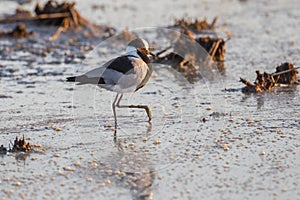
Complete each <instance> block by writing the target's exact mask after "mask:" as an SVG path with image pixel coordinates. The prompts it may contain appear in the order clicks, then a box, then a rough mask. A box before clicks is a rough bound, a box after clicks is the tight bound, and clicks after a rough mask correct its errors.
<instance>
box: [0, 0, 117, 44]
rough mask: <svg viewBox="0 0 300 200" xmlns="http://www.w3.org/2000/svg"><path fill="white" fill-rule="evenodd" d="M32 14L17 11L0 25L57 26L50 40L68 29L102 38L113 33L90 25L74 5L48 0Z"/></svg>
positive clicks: (0, 20)
mask: <svg viewBox="0 0 300 200" xmlns="http://www.w3.org/2000/svg"><path fill="white" fill-rule="evenodd" d="M34 12H35V15H33V14H32V13H31V12H29V11H26V10H23V9H17V10H16V13H15V14H14V15H11V16H8V17H6V18H5V19H0V23H12V22H23V23H24V22H29V21H34V22H36V23H37V25H47V26H58V29H57V30H56V32H55V33H54V34H53V35H52V36H51V37H50V39H51V40H55V39H57V37H58V36H59V34H60V33H61V32H66V31H67V30H69V29H70V28H71V29H73V30H77V29H82V28H84V29H86V30H88V31H89V32H90V35H92V36H94V35H97V36H98V35H101V36H102V35H103V34H104V33H105V34H106V35H107V34H108V36H111V35H113V34H114V33H115V29H113V28H111V27H106V26H103V27H102V26H101V27H100V26H97V25H94V24H92V23H90V22H89V21H88V20H87V19H85V18H84V17H82V16H81V15H80V14H79V12H78V11H77V10H76V9H75V3H69V2H62V3H58V2H57V1H54V0H49V1H48V2H47V3H46V4H45V5H44V7H42V6H41V5H40V4H39V3H37V4H36V6H35V9H34Z"/></svg>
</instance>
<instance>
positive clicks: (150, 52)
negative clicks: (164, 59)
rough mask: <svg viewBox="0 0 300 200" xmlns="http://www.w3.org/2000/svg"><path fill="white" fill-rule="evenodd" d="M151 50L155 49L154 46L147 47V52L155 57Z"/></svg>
mask: <svg viewBox="0 0 300 200" xmlns="http://www.w3.org/2000/svg"><path fill="white" fill-rule="evenodd" d="M153 50H155V48H154V47H149V49H148V54H150V55H151V56H153V57H155V56H156V55H155V54H154V53H152V51H153Z"/></svg>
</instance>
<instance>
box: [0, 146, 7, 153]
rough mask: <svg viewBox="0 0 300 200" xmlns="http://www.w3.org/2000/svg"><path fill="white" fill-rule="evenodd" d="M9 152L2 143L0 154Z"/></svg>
mask: <svg viewBox="0 0 300 200" xmlns="http://www.w3.org/2000/svg"><path fill="white" fill-rule="evenodd" d="M6 153H7V149H6V148H5V147H4V146H3V144H1V146H0V154H6Z"/></svg>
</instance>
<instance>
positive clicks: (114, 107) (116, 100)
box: [112, 94, 122, 139]
mask: <svg viewBox="0 0 300 200" xmlns="http://www.w3.org/2000/svg"><path fill="white" fill-rule="evenodd" d="M118 98H119V94H117V96H116V98H115V100H114V102H113V104H112V109H113V113H114V118H115V133H114V139H116V137H117V128H118V121H117V113H116V103H117V102H118V103H119V101H120V99H121V98H122V96H121V97H120V99H119V100H118Z"/></svg>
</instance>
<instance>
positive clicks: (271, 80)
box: [240, 62, 299, 93]
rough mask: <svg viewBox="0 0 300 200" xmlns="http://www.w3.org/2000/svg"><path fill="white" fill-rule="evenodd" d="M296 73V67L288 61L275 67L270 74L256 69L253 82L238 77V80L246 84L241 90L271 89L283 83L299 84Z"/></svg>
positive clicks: (260, 90) (261, 90)
mask: <svg viewBox="0 0 300 200" xmlns="http://www.w3.org/2000/svg"><path fill="white" fill-rule="evenodd" d="M297 74H298V70H297V68H295V67H294V65H293V64H291V63H288V62H286V63H283V64H281V65H280V66H278V67H276V72H274V73H272V74H268V73H266V72H264V73H260V71H259V70H257V71H256V79H255V82H254V83H251V82H249V81H248V80H246V79H244V78H240V81H241V82H242V83H244V84H245V85H246V86H245V87H244V88H242V92H244V93H251V92H263V91H272V90H273V89H274V88H275V87H281V86H282V85H283V84H284V85H292V84H299V80H298V77H297Z"/></svg>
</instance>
